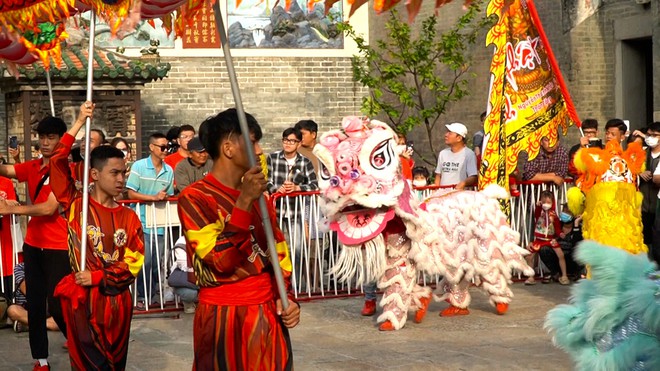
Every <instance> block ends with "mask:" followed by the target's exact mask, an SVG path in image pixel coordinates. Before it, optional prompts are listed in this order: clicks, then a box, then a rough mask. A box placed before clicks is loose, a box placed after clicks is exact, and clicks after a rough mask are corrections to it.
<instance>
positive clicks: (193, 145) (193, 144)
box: [188, 136, 206, 152]
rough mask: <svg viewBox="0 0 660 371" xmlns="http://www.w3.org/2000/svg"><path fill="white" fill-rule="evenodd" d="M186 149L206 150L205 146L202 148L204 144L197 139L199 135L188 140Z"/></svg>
mask: <svg viewBox="0 0 660 371" xmlns="http://www.w3.org/2000/svg"><path fill="white" fill-rule="evenodd" d="M188 151H195V152H204V151H206V148H204V145H203V144H202V141H201V140H199V137H198V136H196V137H194V138H192V139H191V140H190V142H188Z"/></svg>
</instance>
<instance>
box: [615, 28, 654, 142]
mask: <svg viewBox="0 0 660 371" xmlns="http://www.w3.org/2000/svg"><path fill="white" fill-rule="evenodd" d="M620 71H621V72H622V73H621V75H620V77H621V88H622V93H623V94H622V95H621V99H622V105H621V108H622V112H621V113H622V115H621V116H622V117H621V118H622V119H624V120H629V121H630V128H631V130H633V129H640V128H645V127H646V126H647V125H648V124H649V123H650V122H652V121H653V42H652V39H651V38H650V37H648V38H640V39H630V40H622V41H621V69H620Z"/></svg>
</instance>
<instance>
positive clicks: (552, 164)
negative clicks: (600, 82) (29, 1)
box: [0, 102, 660, 370]
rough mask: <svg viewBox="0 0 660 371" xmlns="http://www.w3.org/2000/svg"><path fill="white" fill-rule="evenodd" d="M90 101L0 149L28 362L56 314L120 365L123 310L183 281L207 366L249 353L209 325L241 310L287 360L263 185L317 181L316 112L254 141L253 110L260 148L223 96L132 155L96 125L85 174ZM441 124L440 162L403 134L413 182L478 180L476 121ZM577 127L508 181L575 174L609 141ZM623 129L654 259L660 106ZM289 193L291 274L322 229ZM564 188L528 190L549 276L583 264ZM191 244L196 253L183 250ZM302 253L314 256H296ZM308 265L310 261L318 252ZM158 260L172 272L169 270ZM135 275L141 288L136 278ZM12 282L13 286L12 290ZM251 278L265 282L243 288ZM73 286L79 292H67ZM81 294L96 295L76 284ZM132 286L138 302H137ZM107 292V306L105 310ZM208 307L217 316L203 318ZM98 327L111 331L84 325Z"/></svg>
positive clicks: (659, 228) (611, 135) (83, 363)
mask: <svg viewBox="0 0 660 371" xmlns="http://www.w3.org/2000/svg"><path fill="white" fill-rule="evenodd" d="M93 110H94V105H93V103H91V102H86V103H85V104H83V105H82V106H81V108H80V115H79V117H78V119H77V120H76V122H75V123H74V124H73V126H72V127H71V128H70V129H69V130H67V125H66V124H65V123H64V122H63V121H62V120H60V119H57V118H54V117H48V118H45V119H44V120H42V121H40V122H39V124H38V125H37V127H36V129H35V130H36V132H37V134H38V136H39V157H38V158H36V159H33V160H29V161H24V162H22V161H21V156H20V150H19V148H18V147H17V148H10V151H9V154H10V157H11V158H12V159H13V163H12V164H2V165H0V215H25V216H28V217H30V220H29V223H28V225H27V231H26V232H27V233H26V234H25V238H24V243H23V244H22V248H21V253H20V254H19V259H18V260H19V262H21V263H20V264H16V265H15V266H14V264H13V260H14V257H13V251H12V249H9V248H4V249H2V264H3V267H4V270H3V272H4V275H5V277H3V279H4V287H5V290H4V296H5V297H6V299H7V300H8V301H9V302H13V303H14V305H12V306H11V307H10V310H9V312H8V313H9V317H10V321H11V322H10V323H11V324H12V325H13V327H14V330H15V331H17V332H18V331H24V330H27V331H29V336H30V348H31V352H32V357H33V358H34V359H35V360H36V363H35V369H37V370H38V369H49V368H48V367H49V366H48V361H47V359H48V337H47V334H46V331H47V330H54V331H58V330H59V331H61V332H62V333H63V334H64V335H65V336H67V337H68V341H67V343H66V344H67V346H68V347H69V351H70V354H71V360H72V361H71V362H72V365H74V366H75V367H78V368H81V369H88V368H90V367H91V368H95V367H97V366H98V365H101V364H104V363H103V362H106V363H105V364H107V365H111V367H114V368H123V366H124V365H125V361H126V354H127V353H126V352H127V349H128V331H125V330H126V329H127V328H128V327H127V326H130V320H131V316H132V313H133V310H134V309H135V310H138V311H140V310H145V309H147V308H148V306H149V305H154V304H158V303H162V302H168V301H171V300H173V298H174V294H176V295H177V296H178V298H179V299H180V300H181V301H182V302H183V306H184V311H185V312H186V313H195V312H197V315H196V318H195V328H194V332H195V349H196V350H200V351H196V353H195V354H196V356H195V367H197V368H200V369H206V368H208V367H210V366H209V365H212V364H215V363H218V362H220V363H222V364H226V365H236V364H240V362H241V359H239V358H240V357H242V356H245V355H246V354H247V353H248V352H252V351H254V350H253V349H250V347H246V348H245V349H243V350H242V351H244V352H245V353H244V354H243V355H241V354H239V353H240V352H238V351H236V352H223V351H222V349H229V348H231V349H234V348H233V347H234V346H235V342H237V341H240V339H236V338H235V337H234V338H232V339H228V338H222V337H218V336H214V337H213V339H215V340H214V342H206V341H203V339H206V338H207V337H208V336H209V332H212V331H220V332H222V331H223V330H222V329H223V328H225V327H224V326H225V325H226V324H228V323H240V326H243V328H244V329H249V328H253V327H254V324H255V323H257V322H259V321H266V322H267V323H268V324H269V326H274V327H273V328H275V331H270V330H267V329H264V331H263V332H260V333H252V332H251V331H247V330H246V331H242V332H241V333H242V334H243V335H245V336H251V337H252V336H256V337H257V338H259V339H261V340H262V341H263V342H264V343H268V344H269V346H270V347H271V349H270V350H269V352H270V353H269V356H268V357H270V358H268V359H265V360H264V362H269V363H270V364H271V365H272V366H273V367H272V368H280V367H279V366H281V365H282V364H289V363H288V362H291V358H290V340H289V336H288V332H287V329H288V328H291V327H294V326H295V325H296V324H297V323H298V320H299V306H298V304H297V303H296V301H295V300H294V296H293V295H290V297H289V298H288V299H289V302H290V304H289V306H287V307H286V308H284V306H283V304H282V303H281V302H280V301H279V299H277V298H278V294H277V291H276V289H274V287H273V286H272V285H273V283H272V279H271V278H272V274H273V273H272V267H271V266H270V264H271V263H270V261H269V259H268V256H269V253H268V249H267V245H266V244H265V237H264V232H263V230H261V223H260V222H259V220H260V215H259V210H258V207H257V206H256V203H255V201H256V200H257V199H258V197H259V196H260V195H261V194H264V193H265V194H269V195H270V196H274V195H280V197H281V196H286V195H290V194H293V195H295V194H297V192H309V191H315V190H318V188H319V181H320V175H321V173H320V172H321V171H322V169H321V167H320V163H319V161H318V159H317V158H316V157H315V155H314V153H313V149H314V146H315V145H316V141H317V135H318V125H317V124H316V123H315V122H314V121H312V120H302V121H299V122H298V123H296V124H295V125H294V126H292V127H290V128H287V129H285V130H284V131H283V132H282V138H281V149H280V150H276V151H274V152H272V153H270V154H264V153H263V150H262V148H261V146H260V145H259V140H260V139H261V135H262V134H261V128H260V126H259V124H258V123H257V121H256V120H255V119H254V117H252V116H250V115H248V119H249V120H248V123H249V127H250V140H251V141H252V143H253V148H249V149H248V148H245V144H244V143H243V140H242V138H241V135H240V134H239V133H240V129H239V127H238V121H237V113H236V111H234V110H227V111H224V112H222V113H220V114H219V115H217V116H214V117H211V118H209V119H207V120H206V121H204V122H203V123H202V124H201V126H200V133H199V134H198V133H197V131H196V130H195V128H194V127H193V126H190V125H183V126H181V127H177V128H173V129H172V130H170V131H169V132H168V133H167V134H162V133H153V134H151V135H150V136H149V139H148V156H146V157H145V158H142V159H139V160H137V161H134V160H133V159H134V157H135V156H134V152H133V148H132V147H131V141H129V140H127V139H125V138H121V137H115V138H106V136H105V133H104V132H103V130H100V129H93V130H91V132H90V133H91V134H90V138H89V139H90V140H89V142H90V148H89V153H90V157H91V158H90V165H91V169H90V170H89V176H90V184H92V186H90V188H89V189H87V190H83V183H84V182H83V181H82V180H83V179H84V172H85V166H84V164H85V162H84V156H85V152H86V151H85V145H84V143H85V140H84V138H82V140H79V141H78V142H79V143H80V144H79V145H77V144H76V142H77V141H76V136H77V135H78V132H79V130H80V129H81V128H82V126H83V125H84V123H85V120H86V119H87V118H89V117H92V115H93ZM484 117H485V115H482V122H483V118H484ZM445 128H446V131H445V135H444V142H445V145H446V148H445V149H443V150H442V151H440V152H439V154H438V161H437V167H436V168H435V169H434V172H433V174H431V173H430V172H429V170H428V169H427V168H426V167H424V166H415V163H414V161H413V153H414V150H413V145H412V142H409V141H407V140H406V138H405V136H404V135H403V134H402V133H401V134H399V138H398V142H397V146H399V149H398V152H399V153H400V160H401V172H402V174H403V176H404V177H405V178H406V179H407V180H409V181H410V183H411V184H412V186H413V187H415V188H418V189H419V188H423V187H427V186H428V185H429V184H432V185H435V186H440V187H453V188H455V189H458V190H461V189H465V188H467V187H474V186H476V185H477V181H478V173H477V169H478V166H479V162H480V158H481V153H482V152H483V148H481V146H483V137H484V133H483V131H479V132H477V133H476V134H475V135H474V137H473V138H472V144H473V145H472V148H470V146H469V143H468V141H467V139H468V129H467V127H466V126H465V125H464V124H462V123H451V124H448V125H445ZM582 131H583V133H584V136H583V137H582V138H580V142H579V143H578V144H576V145H575V146H573V147H572V148H571V149H570V150H569V151H567V150H566V149H564V148H563V147H562V145H561V144H560V143H556V144H554V145H550V140H549V138H547V137H544V138H541V141H540V153H539V155H538V156H537V157H536V158H534V159H533V160H531V161H528V162H525V164H524V165H523V166H522V167H521V169H520V170H519V171H516V172H514V173H513V174H511V177H512V178H511V179H512V186H511V189H510V192H511V194H512V195H513V196H516V195H518V194H519V191H518V189H517V181H533V182H544V183H552V184H556V185H561V184H562V183H563V182H564V181H565V180H566V179H567V178H569V177H573V178H574V179H575V178H577V176H578V175H579V174H578V173H577V169H576V168H575V166H574V165H573V157H574V156H575V153H576V152H577V151H578V150H579V149H580V148H584V147H601V148H603V147H604V146H603V141H602V140H601V139H600V135H599V128H598V122H597V121H596V120H594V119H588V120H585V121H584V122H583V123H582ZM627 133H628V128H627V126H626V124H625V123H624V122H623V121H622V120H619V119H612V120H609V121H608V122H607V124H606V125H605V137H604V139H605V142H607V141H610V140H614V141H617V142H619V143H621V145H622V146H623V147H625V146H626V143H627V142H633V141H638V142H640V143H643V145H644V146H645V148H646V153H647V160H646V171H645V172H644V173H642V174H640V176H639V179H638V185H639V190H640V192H641V193H642V194H643V203H642V220H643V226H644V230H643V231H644V241H645V243H646V244H647V245H648V246H649V247H651V248H650V250H651V253H650V255H651V256H652V257H653V258H654V259H656V261H659V260H658V259H659V256H658V255H659V252H660V212H658V211H657V208H658V207H660V204H659V203H658V202H657V198H658V197H660V167H659V166H658V165H659V163H660V146H659V145H658V144H659V142H660V122H654V123H652V124H650V125H648V127H647V128H645V129H643V130H635V131H633V132H632V134H630V135H627ZM246 150H253V151H254V152H255V155H257V156H260V157H262V158H264V159H265V160H264V161H263V163H264V164H265V167H266V168H267V171H266V172H265V173H266V174H267V176H264V171H263V170H264V169H262V168H261V167H255V168H250V166H249V164H248V161H247V157H246V155H245V151H246ZM230 170H231V171H230ZM11 178H13V179H16V180H17V181H19V182H26V183H27V191H28V195H27V196H28V197H29V199H30V201H31V202H30V203H29V204H21V203H19V202H18V201H17V196H16V192H15V190H14V187H13V183H12V182H11V181H10V180H8V179H11ZM83 191H88V192H89V193H90V209H89V215H90V217H89V219H88V222H89V224H88V230H87V231H86V232H83V231H82V230H81V228H82V226H81V221H80V218H79V216H80V212H81V209H82V197H81V195H82V192H83ZM174 196H178V205H179V206H178V207H179V217H180V220H181V230H180V231H179V230H177V235H179V234H180V235H181V237H180V238H179V239H178V240H177V241H176V243H175V244H174V246H169V247H168V245H169V244H168V241H166V239H165V236H166V232H165V229H164V228H162V227H159V228H155V227H149V226H148V225H147V224H146V220H147V218H146V215H145V213H146V207H145V203H150V202H158V201H164V200H167V199H168V198H170V197H174ZM282 198H283V201H281V202H280V203H279V204H278V207H277V208H274V207H273V210H271V211H272V222H273V224H275V225H280V226H282V227H283V231H282V232H284V233H281V231H280V230H279V228H278V229H277V230H276V240H277V242H278V248H279V250H278V256H279V258H280V259H279V260H280V267H281V268H282V270H283V272H284V273H285V277H287V282H289V281H290V274H291V270H292V266H291V264H292V260H294V259H295V258H296V257H298V256H301V249H302V246H301V244H300V243H299V241H300V240H302V239H301V238H297V239H296V238H291V236H307V237H309V238H312V239H314V238H317V237H318V236H319V231H317V230H316V229H317V228H316V226H311V225H309V224H308V223H307V222H306V221H305V219H304V218H303V217H301V215H300V213H306V214H309V208H310V207H311V206H310V205H309V204H305V205H304V207H302V208H294V207H293V206H292V199H293V197H291V198H286V197H282ZM556 199H557V198H556V195H553V194H552V193H551V192H549V191H545V192H543V193H541V194H540V196H539V199H538V200H537V202H536V205H533V207H534V209H535V213H534V218H535V220H534V223H533V226H534V230H533V236H534V238H533V241H532V242H531V243H530V244H529V246H527V248H528V249H529V251H530V252H531V253H532V254H530V255H529V256H528V258H529V263H530V265H534V259H535V258H536V257H537V256H538V257H540V258H541V260H542V261H543V262H544V263H545V265H546V266H547V267H548V268H549V269H550V270H551V272H552V273H551V275H549V276H546V278H545V279H544V282H548V281H550V280H551V279H555V280H557V281H558V282H559V283H560V284H563V285H565V284H569V283H570V278H573V279H577V278H579V277H581V275H583V273H584V272H583V267H581V266H579V265H578V264H577V263H576V262H575V261H574V260H573V259H572V251H573V248H574V246H575V244H576V243H577V242H579V241H580V240H581V239H582V236H581V229H580V228H581V216H580V215H573V214H571V212H570V211H569V210H568V208H567V207H566V205H561V204H560V205H558V204H556V203H555V200H556ZM120 200H134V201H138V203H137V205H138V206H135V207H134V211H133V210H132V209H130V208H127V207H125V206H122V205H120V204H119V203H117V201H120ZM270 207H272V205H270V204H269V208H270ZM282 221H284V222H282ZM1 223H2V228H1V238H2V246H5V247H7V246H12V242H11V238H12V235H11V233H10V232H9V231H10V229H11V228H12V226H11V225H10V224H9V223H11V221H10V218H3V219H2V221H1ZM248 226H249V227H248ZM179 232H180V233H179ZM84 236H86V237H87V238H88V242H89V243H88V244H87V246H88V247H87V249H88V251H89V252H90V254H88V255H87V257H86V259H85V263H86V267H85V269H83V267H82V264H81V263H82V261H81V259H82V257H81V251H80V249H81V245H80V241H81V237H82V238H84ZM285 241H286V242H288V247H287V245H286V244H284V243H285ZM282 246H284V247H282ZM186 247H187V248H186ZM190 252H193V253H194V254H193V255H192V256H190V255H188V253H190ZM165 254H171V256H172V258H171V259H170V262H171V263H172V265H171V267H167V269H165V267H164V266H163V265H164V262H163V261H162V257H164V256H165ZM243 256H247V257H248V258H247V260H246V259H243ZM308 258H309V259H312V260H313V259H316V257H315V256H309V257H308ZM298 266H300V267H301V268H299V269H305V268H304V267H303V266H302V265H301V264H299V265H298ZM313 269H315V272H314V274H313V276H314V277H316V274H317V273H318V272H316V270H317V269H318V267H316V266H314V267H313ZM163 271H167V274H166V275H163V274H162V272H163ZM72 272H73V273H72ZM12 279H14V280H15V282H12ZM134 282H135V283H136V285H135V286H136V292H134V293H133V295H134V296H135V298H133V297H132V295H131V293H130V292H129V291H128V288H129V287H130V286H131V285H133V283H134ZM535 282H536V280H535V278H534V277H529V278H528V279H527V281H526V282H525V283H526V284H530V285H531V284H534V283H535ZM289 284H290V282H289ZM9 287H15V288H16V291H13V292H12V290H9V289H8V288H9ZM79 288H88V290H87V291H84V290H83V291H81V290H79ZM365 291H366V297H365V299H366V302H365V307H364V308H363V310H362V314H363V315H373V314H374V313H375V312H376V304H375V303H376V294H375V291H376V287H375V285H374V284H373V283H372V284H368V285H366V286H365ZM243 292H251V293H256V292H265V294H259V295H256V294H255V295H256V296H255V295H252V296H250V297H248V295H242V294H241V293H243ZM71 293H77V294H79V296H77V297H76V296H73V297H72V296H71V295H72V294H71ZM81 296H82V297H86V298H91V301H84V300H81V299H80V297H81ZM255 297H256V298H255ZM133 302H136V303H137V304H136V306H135V308H133ZM26 303H30V304H29V305H27V304H26ZM80 305H83V306H84V307H85V310H87V312H88V313H94V314H95V315H98V316H102V317H103V318H101V317H99V318H98V322H93V321H92V323H90V322H89V321H87V320H86V319H85V318H86V317H84V318H83V317H80V316H79V315H78V314H77V313H78V311H77V310H73V309H72V308H79V306H80ZM227 305H229V306H234V307H236V308H237V311H234V312H231V313H230V312H224V311H223V312H219V308H220V307H222V306H227ZM110 307H112V308H114V309H113V310H107V311H105V310H104V308H110ZM255 308H256V309H255ZM259 308H261V309H259ZM103 313H105V314H103ZM278 318H281V320H280V319H278ZM210 320H212V321H215V324H214V326H211V327H208V326H207V324H208V321H210ZM236 321H238V322H236ZM122 329H123V330H122ZM90 333H92V334H94V335H98V336H100V335H103V336H104V338H105V339H110V340H109V341H107V342H101V341H94V340H93V339H92V340H89V339H90V337H89V336H88V335H89V334H90ZM92 338H94V337H92ZM85 341H88V343H85ZM89 341H91V343H89ZM201 350H203V351H201ZM237 352H238V353H237ZM237 357H238V358H237ZM237 362H238V363H237ZM282 362H283V363H282Z"/></svg>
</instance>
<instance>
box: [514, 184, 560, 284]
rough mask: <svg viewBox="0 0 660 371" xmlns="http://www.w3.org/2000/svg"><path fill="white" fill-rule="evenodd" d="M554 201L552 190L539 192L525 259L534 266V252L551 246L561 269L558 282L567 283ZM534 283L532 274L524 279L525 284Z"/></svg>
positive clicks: (558, 221)
mask: <svg viewBox="0 0 660 371" xmlns="http://www.w3.org/2000/svg"><path fill="white" fill-rule="evenodd" d="M554 202H555V198H554V196H553V195H552V192H550V191H543V192H541V195H540V197H539V200H538V201H537V202H536V210H535V211H534V218H535V219H536V221H535V223H534V240H533V241H532V243H530V244H529V245H528V247H527V249H528V250H529V251H530V252H531V254H529V255H527V256H526V259H527V263H528V264H529V265H530V266H534V258H536V254H537V253H538V252H539V251H540V250H541V248H543V247H547V246H549V247H551V248H552V250H553V251H554V252H555V254H556V255H557V259H559V267H560V270H561V277H560V278H559V283H561V284H562V285H568V284H569V283H570V281H569V280H568V277H567V276H566V260H565V258H564V252H563V251H562V249H561V246H560V245H559V242H558V241H557V239H558V238H559V237H560V234H561V232H562V229H561V221H560V220H559V217H558V216H557V211H556V209H555V204H554ZM535 283H536V281H535V280H534V276H531V277H529V278H528V279H527V281H525V284H526V285H533V284H535Z"/></svg>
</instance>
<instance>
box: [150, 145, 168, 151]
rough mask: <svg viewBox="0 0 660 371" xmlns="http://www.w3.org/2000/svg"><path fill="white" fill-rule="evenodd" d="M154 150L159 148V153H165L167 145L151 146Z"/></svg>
mask: <svg viewBox="0 0 660 371" xmlns="http://www.w3.org/2000/svg"><path fill="white" fill-rule="evenodd" d="M152 146H154V147H156V148H160V150H161V151H163V152H165V151H166V150H167V145H162V146H159V145H158V144H152Z"/></svg>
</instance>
